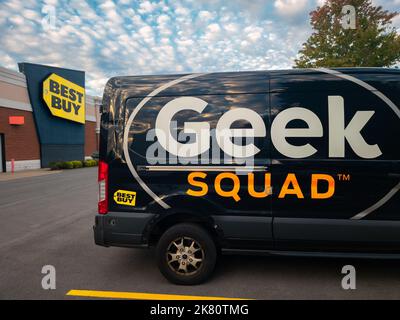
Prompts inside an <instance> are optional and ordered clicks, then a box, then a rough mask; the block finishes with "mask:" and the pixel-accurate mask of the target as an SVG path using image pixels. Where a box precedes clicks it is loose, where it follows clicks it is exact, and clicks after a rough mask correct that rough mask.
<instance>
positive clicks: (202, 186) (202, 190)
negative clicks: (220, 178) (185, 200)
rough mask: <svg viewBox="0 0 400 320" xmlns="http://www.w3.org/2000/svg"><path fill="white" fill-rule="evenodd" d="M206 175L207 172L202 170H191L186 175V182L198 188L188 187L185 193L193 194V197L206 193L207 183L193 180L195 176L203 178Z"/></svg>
mask: <svg viewBox="0 0 400 320" xmlns="http://www.w3.org/2000/svg"><path fill="white" fill-rule="evenodd" d="M206 177H207V174H206V173H204V172H191V173H190V174H189V175H188V182H189V183H190V184H191V185H192V186H194V187H197V188H200V190H191V189H188V190H187V191H186V193H187V194H188V195H189V196H193V197H202V196H205V195H206V194H207V192H208V185H207V183H205V182H202V181H197V180H195V178H201V179H205V178H206Z"/></svg>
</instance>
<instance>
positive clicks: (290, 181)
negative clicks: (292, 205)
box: [278, 173, 304, 199]
mask: <svg viewBox="0 0 400 320" xmlns="http://www.w3.org/2000/svg"><path fill="white" fill-rule="evenodd" d="M290 185H291V186H292V188H289V186H290ZM287 194H293V195H295V196H297V198H299V199H304V195H303V192H302V191H301V188H300V185H299V183H298V181H297V178H296V175H295V174H294V173H289V174H288V175H287V177H286V180H285V182H284V183H283V186H282V189H281V192H280V193H279V196H278V198H280V199H281V198H284V197H285V196H286V195H287Z"/></svg>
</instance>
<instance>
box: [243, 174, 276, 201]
mask: <svg viewBox="0 0 400 320" xmlns="http://www.w3.org/2000/svg"><path fill="white" fill-rule="evenodd" d="M247 176H248V191H249V194H250V195H251V196H252V197H254V198H266V197H268V196H269V195H270V194H271V193H272V192H271V191H272V190H271V174H270V173H266V174H265V177H264V190H263V191H256V190H255V187H254V173H249V174H247Z"/></svg>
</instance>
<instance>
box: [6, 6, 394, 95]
mask: <svg viewBox="0 0 400 320" xmlns="http://www.w3.org/2000/svg"><path fill="white" fill-rule="evenodd" d="M317 1H318V0H297V1H294V0H274V1H265V0H253V1H251V2H247V1H242V0H231V1H229V2H227V1H224V0H203V1H193V0H176V1H165V0H157V1H155V0H151V1H150V0H144V1H129V0H103V1H99V2H94V1H89V0H71V1H68V0H59V1H55V0H49V1H46V2H44V3H48V4H50V5H53V8H54V9H55V13H56V25H55V26H54V28H51V29H49V30H45V29H44V28H43V25H42V19H44V18H45V16H46V13H44V12H42V9H43V6H44V3H40V2H38V1H35V0H9V1H7V2H4V1H3V2H1V1H0V30H1V31H2V32H1V33H0V65H2V66H4V67H7V68H13V69H17V63H18V62H21V61H28V62H32V63H41V64H49V65H56V66H59V67H66V68H72V69H79V70H85V71H86V79H87V90H88V93H89V94H97V95H101V94H102V90H103V88H104V84H105V83H106V81H107V79H108V78H110V77H112V76H116V75H128V74H130V75H140V74H165V73H191V72H215V71H235V70H260V69H286V68H290V67H291V66H292V65H293V59H294V57H295V56H296V54H297V52H298V50H299V49H300V48H301V45H302V43H303V42H305V40H306V39H307V37H308V36H309V35H310V33H311V30H310V26H309V17H308V13H309V11H311V10H312V9H313V8H315V7H316V6H317ZM374 1H379V2H380V3H382V2H384V3H385V4H384V7H385V8H386V7H387V8H388V9H391V10H393V8H396V1H399V0H391V1H389V0H385V1H383V0H374ZM397 8H398V5H397ZM396 21H398V20H396ZM396 23H397V25H399V22H396Z"/></svg>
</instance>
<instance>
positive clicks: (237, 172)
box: [94, 68, 400, 284]
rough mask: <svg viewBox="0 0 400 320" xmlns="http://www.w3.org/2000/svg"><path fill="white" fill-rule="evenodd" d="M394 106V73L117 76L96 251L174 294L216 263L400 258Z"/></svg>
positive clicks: (399, 87) (398, 89) (104, 120)
mask: <svg viewBox="0 0 400 320" xmlns="http://www.w3.org/2000/svg"><path fill="white" fill-rule="evenodd" d="M399 106H400V70H396V69H381V68H349V69H312V70H311V69H303V70H288V71H256V72H232V73H205V74H188V75H159V76H136V77H115V78H112V79H110V80H109V81H108V83H107V85H106V88H105V91H104V97H103V110H102V115H101V132H100V163H99V188H100V190H99V207H98V214H97V215H96V219H95V226H94V236H95V242H96V244H98V245H102V246H121V247H149V246H156V255H157V262H158V266H159V269H160V271H161V272H162V274H163V275H164V276H165V277H166V278H167V279H168V280H170V281H172V282H174V283H178V284H197V283H200V282H202V281H205V280H206V279H207V278H208V277H209V276H210V275H211V273H212V271H213V268H214V266H215V263H216V259H217V256H218V253H220V252H221V253H260V254H262V253H267V254H288V255H293V254H296V255H320V256H347V255H351V256H354V257H372V258H373V257H385V258H390V257H392V258H396V257H400V192H399V189H400V161H399V159H400V148H399V139H400V109H399Z"/></svg>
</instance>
